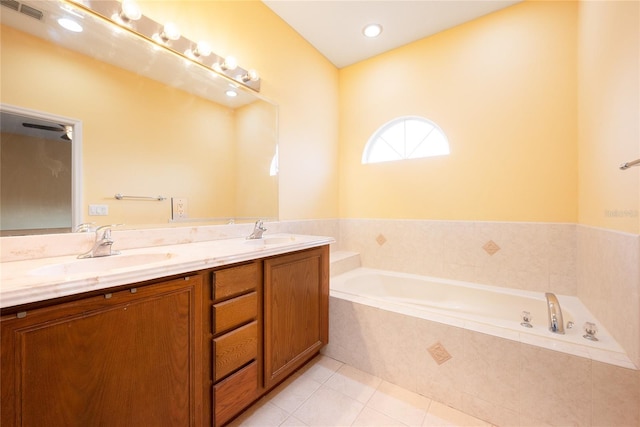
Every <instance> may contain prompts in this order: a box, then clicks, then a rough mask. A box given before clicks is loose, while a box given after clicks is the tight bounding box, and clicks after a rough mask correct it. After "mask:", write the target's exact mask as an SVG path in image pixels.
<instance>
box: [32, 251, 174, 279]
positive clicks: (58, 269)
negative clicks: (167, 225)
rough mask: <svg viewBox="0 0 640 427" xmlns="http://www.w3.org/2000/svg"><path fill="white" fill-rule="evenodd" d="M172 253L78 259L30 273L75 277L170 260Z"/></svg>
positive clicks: (43, 267) (46, 266)
mask: <svg viewBox="0 0 640 427" xmlns="http://www.w3.org/2000/svg"><path fill="white" fill-rule="evenodd" d="M172 256H174V255H173V254H170V253H149V254H130V255H112V256H107V257H98V258H87V259H78V260H75V261H69V262H65V263H60V264H51V265H45V266H42V267H39V268H36V269H33V270H31V271H30V272H29V274H31V275H32V276H73V275H77V274H85V273H94V272H95V273H101V272H104V271H105V270H113V269H117V268H126V267H134V266H137V265H144V264H150V263H154V262H160V261H165V260H168V259H170V258H171V257H172Z"/></svg>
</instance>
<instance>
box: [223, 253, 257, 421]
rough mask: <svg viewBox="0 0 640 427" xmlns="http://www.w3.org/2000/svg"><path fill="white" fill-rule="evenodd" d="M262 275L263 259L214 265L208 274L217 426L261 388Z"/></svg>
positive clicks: (251, 400) (227, 419)
mask: <svg viewBox="0 0 640 427" xmlns="http://www.w3.org/2000/svg"><path fill="white" fill-rule="evenodd" d="M262 277H263V276H262V261H254V262H251V263H247V264H241V265H236V266H233V267H227V268H222V269H219V270H215V271H213V273H212V276H211V288H212V292H211V294H212V305H211V310H212V316H211V317H212V322H211V337H212V345H213V350H212V355H213V373H212V378H213V412H214V418H213V419H214V425H215V426H221V425H223V424H225V423H226V422H227V421H229V420H230V419H231V418H233V417H235V416H236V415H237V414H239V413H240V412H242V411H243V410H244V409H245V408H246V407H247V406H249V405H250V404H251V403H252V402H253V401H255V400H256V399H257V398H258V397H260V395H261V393H262V387H261V379H262V375H261V368H262Z"/></svg>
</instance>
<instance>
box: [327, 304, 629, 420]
mask: <svg viewBox="0 0 640 427" xmlns="http://www.w3.org/2000/svg"><path fill="white" fill-rule="evenodd" d="M329 307H330V313H329V317H330V319H331V323H330V325H331V327H330V335H329V345H328V346H327V347H325V349H324V350H323V353H324V354H326V355H327V356H330V357H332V358H334V359H336V360H339V361H341V362H344V363H347V364H349V365H351V366H353V367H355V368H357V369H360V370H362V371H364V372H368V373H370V374H372V375H376V376H378V377H380V378H382V379H383V380H386V381H389V382H390V383H393V384H397V385H399V386H401V387H404V388H406V389H408V390H411V391H415V392H417V393H419V394H422V395H424V396H426V397H429V398H431V399H433V400H435V401H439V402H442V403H444V404H446V405H449V406H452V407H454V408H457V409H460V410H462V411H463V412H465V413H467V414H470V415H472V416H475V417H478V418H481V419H484V420H487V421H489V422H491V423H493V424H496V425H500V426H517V425H519V426H534V425H535V426H540V425H558V426H565V425H579V426H616V427H618V426H638V425H639V424H640V405H638V402H639V399H640V371H638V370H635V369H628V368H623V367H619V366H615V365H611V364H607V363H602V362H598V361H595V360H591V359H588V358H584V357H580V356H574V355H570V354H566V353H561V352H558V351H554V350H549V349H545V348H541V347H537V346H533V345H530V344H526V343H523V342H518V341H514V340H511V339H506V338H502V337H498V336H492V335H489V334H486V333H482V332H477V331H474V330H470V329H465V328H463V327H458V326H452V325H448V324H444V323H441V322H436V321H432V320H427V319H424V318H421V317H418V316H414V315H407V314H402V313H397V312H394V311H391V310H387V309H380V308H378V307H374V306H371V305H367V304H363V303H357V302H353V301H349V300H346V299H342V298H338V297H336V296H333V295H332V296H331V297H330V303H329Z"/></svg>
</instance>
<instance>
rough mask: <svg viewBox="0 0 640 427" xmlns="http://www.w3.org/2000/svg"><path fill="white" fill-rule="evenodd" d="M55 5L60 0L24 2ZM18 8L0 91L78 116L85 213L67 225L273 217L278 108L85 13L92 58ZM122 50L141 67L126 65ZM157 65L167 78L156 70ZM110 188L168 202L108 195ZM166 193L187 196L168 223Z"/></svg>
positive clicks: (5, 29) (16, 101)
mask: <svg viewBox="0 0 640 427" xmlns="http://www.w3.org/2000/svg"><path fill="white" fill-rule="evenodd" d="M51 3H55V4H57V3H58V2H37V1H36V2H31V3H30V5H32V6H33V7H36V8H37V7H39V6H41V7H45V6H46V7H50V4H51ZM12 14H14V15H15V16H12ZM18 14H19V12H15V11H12V10H5V8H4V7H3V10H2V27H1V31H2V33H1V36H2V39H1V42H2V63H1V66H2V82H1V83H2V87H1V92H0V96H1V98H0V100H1V101H2V103H4V104H10V105H15V106H20V107H25V108H28V109H33V110H38V111H43V112H48V113H53V114H56V115H62V116H66V117H76V118H78V119H79V120H81V121H82V141H83V143H82V165H83V172H82V176H81V177H78V178H79V179H81V181H82V184H83V185H82V194H81V197H80V198H81V203H80V206H81V214H80V215H79V216H78V218H76V219H74V224H73V225H77V224H78V223H81V222H95V223H97V224H109V223H124V224H126V225H127V226H128V227H147V226H167V224H168V223H171V224H184V223H185V222H186V223H187V224H188V225H192V224H194V223H223V222H230V221H234V222H238V221H253V220H254V219H255V218H265V219H277V217H278V179H277V176H272V175H270V173H269V168H270V165H271V162H272V160H273V157H274V155H275V153H276V147H277V107H276V106H275V105H273V104H272V103H270V102H268V101H267V100H265V99H262V98H261V97H259V96H257V94H254V93H252V92H250V91H249V90H247V89H243V88H241V87H240V88H238V87H235V88H234V89H235V90H236V92H237V93H238V95H239V96H237V97H236V98H234V99H233V100H229V102H226V101H223V99H224V97H223V96H222V95H221V94H222V93H223V92H224V91H226V90H227V89H229V83H228V82H227V81H225V80H224V79H221V78H220V77H216V76H215V75H213V74H211V72H210V71H206V70H204V69H203V67H199V66H197V65H196V64H193V63H189V62H187V61H185V60H184V59H182V58H180V57H178V56H176V55H175V54H168V53H167V52H163V51H162V50H158V49H157V47H155V48H154V47H153V46H152V45H151V43H149V42H148V41H146V40H145V41H144V42H142V43H141V42H140V41H135V42H134V43H133V44H132V43H130V42H129V41H128V38H130V37H134V35H132V34H129V33H126V32H124V33H125V34H122V33H123V32H122V31H120V32H118V33H114V29H113V27H111V26H110V24H108V23H106V22H103V20H95V21H96V22H93V21H92V19H93V18H92V17H91V16H88V15H87V16H85V17H84V21H83V22H84V23H85V24H87V23H89V22H91V23H92V24H91V25H90V26H88V27H90V29H91V35H90V36H89V40H90V41H89V42H87V43H91V46H90V49H89V50H90V51H94V52H96V54H95V55H93V56H89V55H88V54H87V52H84V53H80V52H77V51H76V50H72V49H69V48H67V47H65V46H63V45H61V43H64V40H65V38H66V37H69V36H68V35H67V34H64V33H63V32H64V31H66V30H63V29H62V28H59V27H57V23H56V22H55V21H54V16H53V15H52V13H48V14H45V21H44V22H42V21H36V20H34V19H32V18H28V17H27V18H23V17H19V16H18ZM9 16H12V20H10V19H9V18H8V17H9ZM18 18H20V19H18ZM47 18H48V19H47ZM25 19H26V21H25ZM16 22H19V24H20V25H17V24H16ZM9 24H11V25H9ZM105 24H106V26H105ZM20 26H21V27H20ZM33 26H45V27H46V28H45V29H39V30H37V31H35V30H34V31H31V32H36V33H37V32H42V31H44V32H45V33H46V34H48V36H51V34H54V36H53V38H54V39H56V40H57V42H56V43H52V42H51V41H48V40H44V39H43V38H41V37H40V36H38V35H34V34H31V33H30V32H27V31H26V30H25V28H30V27H33ZM16 27H20V28H16ZM86 32H87V28H85V32H83V33H81V34H76V35H75V36H74V37H76V38H77V37H83V38H84V37H86V36H85V33H86ZM96 32H103V34H96ZM63 34H64V35H63ZM114 34H116V35H114ZM125 38H127V39H125ZM73 40H74V43H77V39H73ZM101 43H102V46H98V45H99V44H101ZM83 46H84V44H83ZM84 47H85V48H86V46H84ZM135 49H141V50H135ZM123 57H126V58H128V61H126V62H127V64H131V63H135V64H136V66H137V67H139V68H137V69H135V70H129V69H125V68H122V66H123V63H122V61H123V59H122V58H123ZM110 58H117V60H114V61H111V59H110ZM111 62H117V64H118V66H116V65H113V64H112V63H111ZM125 66H127V67H128V65H125ZM158 69H160V70H158ZM158 71H160V74H162V73H165V74H166V76H165V77H167V78H166V79H165V78H164V77H161V78H158V77H156V74H157V73H158ZM159 80H165V81H163V82H161V81H159ZM214 100H215V101H214ZM223 102H224V103H223ZM117 193H121V194H124V195H135V196H138V195H140V196H158V195H161V196H163V197H165V198H166V199H165V200H161V201H142V200H135V199H124V200H116V199H115V197H114V196H115V194H117ZM171 198H182V199H186V200H187V216H188V218H186V219H181V220H179V221H178V220H172V209H171V208H172V206H171ZM90 205H99V206H106V207H107V210H108V215H105V216H102V215H101V216H92V215H89V206H90ZM35 228H38V227H35ZM40 228H41V227H40ZM15 234H25V233H19V232H18V233H15Z"/></svg>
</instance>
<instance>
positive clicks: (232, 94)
mask: <svg viewBox="0 0 640 427" xmlns="http://www.w3.org/2000/svg"><path fill="white" fill-rule="evenodd" d="M225 94H226V95H227V96H228V97H230V98H235V97H236V96H238V92H236V91H235V90H233V89H228V90H227V91H226V92H225Z"/></svg>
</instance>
